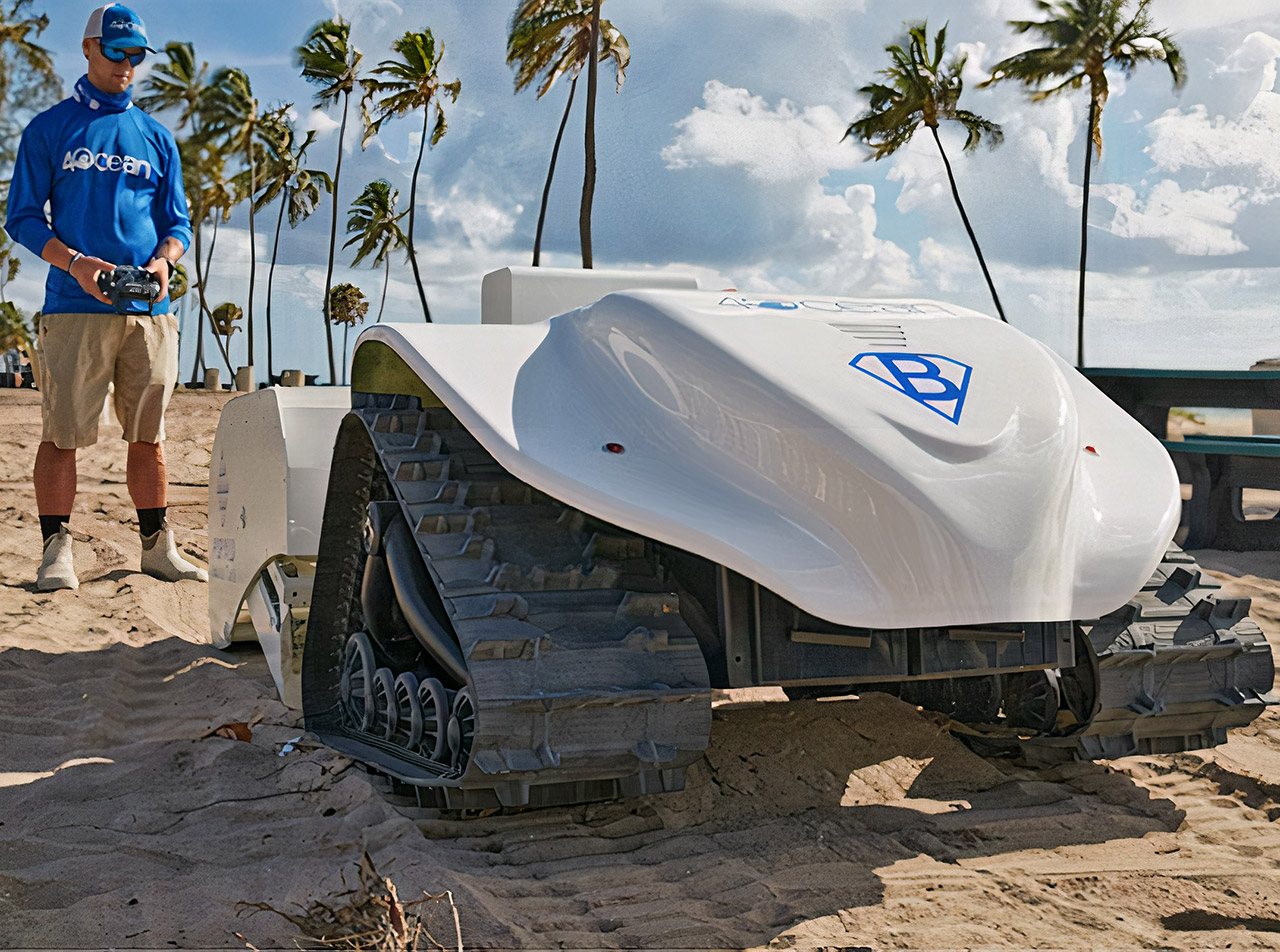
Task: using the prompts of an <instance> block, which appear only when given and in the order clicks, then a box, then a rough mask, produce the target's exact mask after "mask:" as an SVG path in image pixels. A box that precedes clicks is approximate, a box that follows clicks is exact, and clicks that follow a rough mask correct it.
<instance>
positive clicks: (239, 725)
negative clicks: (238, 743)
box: [200, 714, 262, 744]
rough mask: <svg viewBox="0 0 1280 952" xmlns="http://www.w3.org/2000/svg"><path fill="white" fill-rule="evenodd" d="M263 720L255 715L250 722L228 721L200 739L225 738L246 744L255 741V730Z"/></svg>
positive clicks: (259, 715) (258, 715)
mask: <svg viewBox="0 0 1280 952" xmlns="http://www.w3.org/2000/svg"><path fill="white" fill-rule="evenodd" d="M261 720H262V715H261V714H255V715H254V716H253V717H252V718H251V719H250V720H248V721H228V722H227V723H225V724H219V725H218V726H217V727H214V728H212V729H210V730H208V731H206V732H205V733H203V734H201V735H200V739H201V740H204V739H205V738H206V737H225V738H226V739H227V740H242V741H244V742H245V743H246V744H247V743H249V742H250V741H252V740H253V728H254V727H255V726H256V725H257V724H258V723H259V722H260V721H261Z"/></svg>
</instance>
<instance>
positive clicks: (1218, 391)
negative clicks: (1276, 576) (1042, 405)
mask: <svg viewBox="0 0 1280 952" xmlns="http://www.w3.org/2000/svg"><path fill="white" fill-rule="evenodd" d="M1081 373H1083V374H1084V375H1085V376H1086V377H1087V378H1088V379H1089V380H1090V381H1091V382H1092V383H1093V384H1094V386H1096V387H1097V388H1098V389H1099V390H1101V391H1102V392H1103V393H1105V394H1106V395H1107V396H1108V397H1110V398H1111V399H1112V400H1114V401H1115V402H1116V403H1117V404H1119V405H1120V406H1121V407H1122V408H1123V409H1124V410H1126V411H1127V412H1128V413H1129V414H1130V415H1131V416H1132V417H1133V418H1134V419H1136V420H1137V421H1138V422H1139V423H1141V424H1142V425H1143V426H1145V427H1146V428H1147V429H1148V430H1150V431H1151V432H1152V433H1153V434H1155V436H1156V437H1157V438H1159V439H1160V441H1161V442H1162V443H1163V444H1164V446H1165V448H1166V449H1167V450H1168V451H1169V453H1170V455H1171V456H1172V457H1173V461H1174V465H1175V467H1176V468H1177V470H1178V476H1179V478H1180V479H1181V480H1182V482H1184V483H1189V484H1190V485H1191V498H1190V499H1189V500H1187V501H1186V502H1185V503H1184V505H1183V514H1182V525H1183V526H1184V527H1185V528H1186V530H1187V532H1186V537H1185V539H1184V540H1183V543H1182V544H1183V546H1184V547H1186V548H1219V549H1231V550H1236V551H1245V550H1260V549H1276V550H1280V520H1277V519H1274V518H1272V519H1246V518H1245V515H1244V508H1243V505H1242V502H1241V498H1242V493H1243V491H1244V490H1245V489H1246V488H1248V489H1274V490H1280V436H1266V435H1253V436H1217V435H1213V434H1188V435H1186V436H1184V438H1183V439H1181V440H1170V439H1169V438H1168V436H1169V433H1168V430H1169V410H1170V409H1171V408H1173V407H1213V408H1234V409H1259V410H1276V409H1280V370H1149V369H1145V368H1124V367H1088V368H1085V369H1083V370H1082V371H1081Z"/></svg>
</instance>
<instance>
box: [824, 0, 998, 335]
mask: <svg viewBox="0 0 1280 952" xmlns="http://www.w3.org/2000/svg"><path fill="white" fill-rule="evenodd" d="M946 48H947V28H946V26H945V25H944V26H943V27H942V29H941V30H939V31H938V33H937V35H936V36H934V38H933V52H932V53H930V52H929V25H928V23H927V22H925V21H921V22H920V23H915V24H907V35H906V38H905V40H904V41H903V42H900V43H898V44H894V45H891V46H886V47H885V48H884V49H885V52H886V53H888V54H889V59H890V62H891V64H892V65H890V66H889V68H888V69H882V70H880V71H879V75H880V76H883V77H884V78H885V80H886V82H883V83H871V84H870V85H867V86H863V87H862V88H861V89H860V90H858V91H859V92H861V93H865V94H866V95H867V96H869V97H870V99H871V101H870V103H869V104H868V106H867V111H866V112H865V113H863V115H862V116H861V117H860V118H858V119H856V120H854V121H853V122H852V123H850V124H849V128H848V129H846V130H845V134H844V136H845V138H846V139H848V138H852V139H856V140H857V141H859V142H862V143H865V144H866V145H868V146H870V147H871V150H872V152H871V155H870V158H873V159H875V160H876V161H879V160H880V159H883V158H885V157H886V156H889V155H893V154H894V153H895V152H897V151H898V149H900V148H902V147H903V146H904V145H906V144H907V143H908V142H910V141H911V139H912V137H913V136H914V135H915V134H916V132H917V131H919V129H920V126H921V125H925V126H928V127H929V132H930V133H932V135H933V141H934V142H935V143H936V144H937V146H938V154H939V155H941V156H942V164H943V166H944V167H945V168H946V170H947V181H948V182H950V183H951V197H952V198H953V199H955V203H956V208H957V209H959V211H960V220H961V221H962V222H963V223H964V230H965V231H966V232H968V234H969V241H970V242H971V243H972V244H973V253H974V254H976V255H977V256H978V265H979V266H980V267H981V268H982V276H983V277H984V278H986V280H987V288H988V289H989V290H990V291H991V300H992V301H994V302H995V305H996V313H997V314H999V315H1000V320H1002V321H1005V322H1006V323H1007V322H1008V319H1007V318H1006V317H1005V316H1004V308H1003V307H1001V306H1000V295H998V294H996V286H995V283H994V282H992V280H991V272H990V271H988V270H987V262H986V259H985V258H983V256H982V249H981V248H980V247H979V246H978V237H977V235H975V234H974V233H973V226H972V225H971V224H970V223H969V215H968V214H967V213H966V212H965V210H964V203H963V202H962V201H960V190H959V189H958V188H956V177H955V173H954V172H953V171H952V170H951V161H950V160H949V159H948V158H947V151H946V149H944V148H943V147H942V138H941V137H940V136H939V135H938V124H939V123H940V122H941V121H942V120H944V119H950V120H952V121H954V122H958V123H960V125H961V126H963V127H964V130H965V133H966V138H965V142H964V151H966V152H972V151H973V150H974V149H976V148H977V147H978V146H979V145H980V144H981V143H982V141H983V140H984V139H985V140H986V141H987V145H988V146H989V147H990V148H995V147H996V146H997V145H999V144H1000V143H1001V142H1002V141H1003V140H1004V131H1003V130H1002V129H1001V128H1000V126H998V125H996V123H994V122H990V121H988V120H986V119H983V118H982V117H981V116H979V115H977V114H975V113H972V112H970V111H969V110H967V109H961V108H960V107H959V101H960V93H961V91H962V90H963V89H964V82H963V81H962V80H961V79H960V72H961V70H963V69H964V64H965V60H966V57H965V56H963V55H961V56H952V57H951V60H950V62H948V63H943V61H942V60H943V56H944V55H945V53H946Z"/></svg>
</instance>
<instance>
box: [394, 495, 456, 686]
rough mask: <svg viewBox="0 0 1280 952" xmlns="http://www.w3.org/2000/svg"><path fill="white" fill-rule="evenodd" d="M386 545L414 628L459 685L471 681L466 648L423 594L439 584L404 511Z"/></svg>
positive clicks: (402, 603)
mask: <svg viewBox="0 0 1280 952" xmlns="http://www.w3.org/2000/svg"><path fill="white" fill-rule="evenodd" d="M382 547H383V551H384V552H386V554H387V568H388V569H390V571H391V587H392V588H393V589H395V593H396V601H397V602H399V604H400V611H401V612H403V613H404V618H405V621H406V622H408V624H409V628H410V630H411V631H412V632H413V634H414V636H415V637H416V638H417V639H418V641H420V642H421V643H422V647H424V648H425V649H426V650H427V651H428V652H429V653H430V655H431V657H432V658H434V659H435V660H436V662H437V663H439V664H440V665H441V666H442V667H443V668H444V669H445V670H446V671H447V672H448V673H449V676H450V677H451V678H453V679H454V680H455V681H457V682H458V683H459V684H468V683H470V678H468V676H467V663H466V661H464V660H463V658H462V649H461V648H460V647H459V646H458V642H457V641H455V640H454V637H453V634H452V633H451V632H450V631H449V630H448V629H447V628H446V627H445V625H444V624H443V623H442V622H441V621H440V619H439V618H437V617H436V615H435V613H434V612H432V611H431V608H430V607H429V606H428V604H427V600H426V598H424V597H423V592H427V591H435V583H434V582H432V581H431V576H430V575H429V574H428V573H427V567H426V565H424V564H423V562H422V554H421V553H420V552H419V551H418V544H417V543H416V542H415V541H414V540H413V534H412V533H411V532H410V531H409V525H408V523H406V522H405V521H404V516H403V515H401V514H400V513H397V514H396V517H395V518H394V519H392V520H391V522H390V525H388V526H386V527H385V529H384V532H383V537H382Z"/></svg>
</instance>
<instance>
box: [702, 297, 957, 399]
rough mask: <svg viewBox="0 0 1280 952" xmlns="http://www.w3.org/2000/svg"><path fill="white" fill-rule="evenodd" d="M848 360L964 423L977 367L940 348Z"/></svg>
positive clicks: (827, 305) (880, 309)
mask: <svg viewBox="0 0 1280 952" xmlns="http://www.w3.org/2000/svg"><path fill="white" fill-rule="evenodd" d="M720 304H721V305H722V306H735V307H744V308H748V309H755V308H762V309H765V310H772V311H796V310H800V309H802V308H803V309H806V310H816V311H828V312H832V311H836V312H844V313H846V314H848V313H862V314H922V313H928V312H938V311H941V312H942V313H949V312H948V311H947V310H946V309H945V308H942V307H938V306H936V305H929V304H915V303H911V304H901V303H894V304H877V303H869V302H865V301H767V300H753V299H750V298H734V297H726V298H722V299H721V301H720ZM849 366H850V367H853V368H854V369H855V370H861V371H862V372H863V373H864V374H867V375H868V376H871V377H875V378H876V379H877V380H879V381H880V382H881V383H884V384H887V385H889V386H890V387H892V388H893V389H894V390H897V391H898V392H899V393H901V394H903V395H905V396H907V397H910V398H911V399H912V400H914V401H915V402H916V403H918V404H920V405H921V406H923V407H926V408H928V409H930V410H932V411H933V412H934V413H936V414H938V415H939V416H941V417H944V418H946V419H948V420H950V421H951V422H952V423H955V424H959V423H960V414H961V412H963V410H964V398H965V397H966V396H967V395H968V393H969V377H970V376H971V375H972V374H973V368H972V367H970V366H969V365H968V364H962V363H961V362H960V361H958V360H953V359H952V358H950V357H943V356H942V355H940V354H903V353H897V354H886V353H879V352H868V353H862V354H858V355H857V356H856V357H854V358H853V360H851V361H849Z"/></svg>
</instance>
